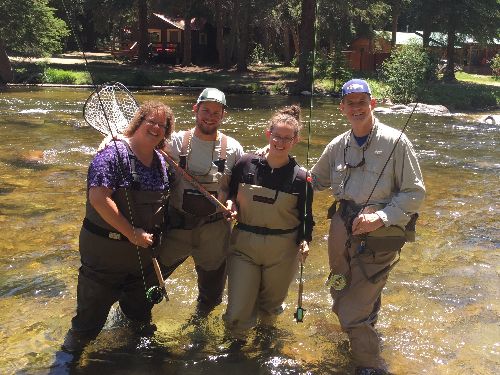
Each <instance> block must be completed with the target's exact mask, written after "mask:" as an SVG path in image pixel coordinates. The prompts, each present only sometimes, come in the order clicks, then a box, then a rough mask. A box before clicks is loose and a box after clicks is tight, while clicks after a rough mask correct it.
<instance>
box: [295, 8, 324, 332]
mask: <svg viewBox="0 0 500 375" xmlns="http://www.w3.org/2000/svg"><path fill="white" fill-rule="evenodd" d="M318 7H319V0H316V4H315V12H314V33H313V51H312V70H311V76H312V77H311V97H310V101H309V121H308V126H307V153H306V169H308V168H309V152H310V149H311V123H312V115H313V107H314V104H313V97H314V75H315V74H314V73H315V68H314V65H315V64H316V42H317V29H318ZM311 182H312V178H311V176H310V175H309V173H308V172H307V173H306V183H305V189H306V191H305V202H304V227H303V233H304V235H305V233H306V226H307V219H308V213H307V204H308V203H307V202H308V200H309V194H310V192H309V184H310V183H311ZM303 273H304V261H303V259H301V260H300V278H299V291H298V296H297V309H296V310H295V313H294V314H293V317H294V318H295V321H296V322H297V323H302V322H303V321H304V314H305V312H306V310H305V309H304V308H303V307H302V295H303V293H304V278H303Z"/></svg>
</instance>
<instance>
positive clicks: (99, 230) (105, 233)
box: [83, 218, 128, 241]
mask: <svg viewBox="0 0 500 375" xmlns="http://www.w3.org/2000/svg"><path fill="white" fill-rule="evenodd" d="M83 227H84V228H85V229H87V230H88V231H89V232H90V233H92V234H95V235H97V236H101V237H106V238H108V239H111V240H116V241H128V238H127V237H125V236H124V235H123V234H121V233H119V232H112V231H110V230H107V229H105V228H103V227H100V226H99V225H96V224H94V223H93V222H91V221H90V220H89V219H87V218H85V219H83Z"/></svg>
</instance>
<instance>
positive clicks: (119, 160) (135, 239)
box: [61, 0, 150, 300]
mask: <svg viewBox="0 0 500 375" xmlns="http://www.w3.org/2000/svg"><path fill="white" fill-rule="evenodd" d="M61 3H62V5H63V8H64V11H65V13H66V17H67V19H68V23H69V26H70V29H71V33H72V34H73V37H74V38H75V41H76V44H77V47H78V49H79V51H80V53H81V54H82V56H83V60H84V65H85V70H86V71H87V73H88V74H89V76H90V81H91V84H92V86H93V88H94V91H95V93H96V95H97V98H98V100H99V103H100V104H101V108H102V110H103V113H104V118H105V119H106V124H107V127H108V129H109V132H110V134H112V129H111V124H110V121H109V117H108V114H107V113H106V109H105V107H104V104H103V102H102V99H101V97H100V95H99V90H98V85H97V83H96V80H95V78H94V75H93V74H92V72H91V70H90V67H89V63H88V60H87V55H86V54H85V51H84V50H83V48H82V45H81V42H80V38H79V37H78V35H77V33H76V31H75V27H74V24H73V22H72V17H71V14H70V12H69V10H68V8H67V7H66V2H65V1H64V0H61ZM113 143H114V146H115V148H116V155H117V159H118V170H119V172H120V177H121V179H122V181H125V172H124V170H123V165H122V164H123V159H122V157H121V155H120V152H119V150H118V145H117V140H116V139H115V138H114V137H113ZM124 190H125V200H126V201H127V208H128V210H129V215H130V224H131V225H132V228H134V230H133V234H134V241H135V242H136V243H137V236H136V231H135V229H136V228H135V225H134V218H133V211H132V206H131V202H130V197H129V193H128V191H127V189H124ZM135 246H136V250H137V257H138V259H139V267H140V270H141V277H142V283H143V286H144V291H145V293H146V297H147V298H148V300H149V298H150V297H149V296H150V293H148V292H149V291H148V288H147V286H146V278H145V276H144V268H143V265H142V260H141V255H140V250H139V245H135Z"/></svg>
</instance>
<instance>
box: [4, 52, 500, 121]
mask: <svg viewBox="0 0 500 375" xmlns="http://www.w3.org/2000/svg"><path fill="white" fill-rule="evenodd" d="M13 67H14V70H15V77H16V82H17V83H28V84H32V83H52V84H88V85H90V84H92V80H91V77H90V75H89V73H88V72H87V69H86V67H85V64H84V62H83V60H81V59H79V60H76V61H75V56H72V55H71V56H69V57H66V56H62V57H61V56H60V57H58V58H54V59H43V60H35V59H31V60H26V59H14V60H13ZM88 69H89V70H90V72H91V73H92V75H93V78H94V80H95V82H96V83H98V84H101V83H105V82H110V81H118V82H121V83H123V84H124V85H126V86H129V87H131V86H134V87H138V86H152V85H158V86H179V87H198V88H201V87H207V86H216V87H219V88H221V89H222V90H224V91H227V92H238V93H261V94H286V93H288V91H289V88H290V86H291V85H292V84H293V83H294V82H295V81H296V79H297V76H298V68H296V67H285V66H283V65H280V64H258V65H251V66H249V70H248V71H247V72H243V73H239V72H236V71H235V69H229V70H223V69H218V68H215V67H199V66H190V67H181V66H171V65H164V64H156V65H145V66H137V65H133V64H130V63H124V62H121V61H117V60H113V58H112V57H111V55H109V57H108V56H107V55H105V56H104V57H103V56H99V58H98V59H94V60H90V61H89V64H88ZM360 75H361V76H362V74H360ZM364 78H365V79H367V80H368V82H369V83H370V86H371V88H372V92H373V95H374V97H376V98H378V99H384V98H386V97H387V92H388V88H387V85H386V84H385V83H384V82H383V81H381V80H379V79H378V78H377V77H376V76H366V75H365V76H364ZM457 79H458V82H457V83H453V84H445V83H442V82H441V81H438V82H436V83H430V84H427V85H425V87H424V89H423V90H422V92H421V93H420V95H419V97H418V100H419V101H421V102H423V103H427V104H442V105H444V106H446V107H448V108H450V109H451V110H454V111H474V110H489V109H492V108H498V106H500V82H499V81H498V80H496V79H495V78H494V77H493V76H479V75H475V74H468V73H464V72H458V73H457ZM341 84H342V83H341V82H334V81H333V80H332V79H328V78H323V79H317V80H316V81H315V91H316V92H317V93H319V94H323V95H333V96H338V92H339V88H340V85H341Z"/></svg>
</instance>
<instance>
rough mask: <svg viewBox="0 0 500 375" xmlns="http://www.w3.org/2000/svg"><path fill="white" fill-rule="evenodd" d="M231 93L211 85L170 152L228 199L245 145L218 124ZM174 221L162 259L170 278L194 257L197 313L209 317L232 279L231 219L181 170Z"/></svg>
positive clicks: (173, 196)
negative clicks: (229, 258) (229, 262)
mask: <svg viewBox="0 0 500 375" xmlns="http://www.w3.org/2000/svg"><path fill="white" fill-rule="evenodd" d="M225 108H226V97H225V95H224V93H223V92H222V91H220V90H218V89H215V88H206V89H204V90H203V92H202V93H201V94H200V96H199V97H198V100H197V101H196V104H194V105H193V112H194V114H195V126H194V128H192V129H189V130H186V131H180V132H177V133H175V134H173V135H172V141H171V142H170V144H169V145H168V146H167V149H166V151H167V153H168V154H169V155H170V156H171V157H172V158H173V159H174V160H175V161H176V162H177V163H178V164H179V166H180V167H181V168H183V169H184V170H186V171H187V172H188V173H189V174H190V175H191V176H193V177H194V178H195V179H196V180H197V181H198V182H199V183H200V184H201V185H202V186H203V187H204V188H205V189H206V190H207V191H208V192H210V193H211V194H212V195H214V196H215V197H216V198H217V199H218V200H219V201H220V202H222V203H225V201H226V199H227V194H228V191H229V180H230V177H231V169H232V168H233V165H234V164H235V163H236V161H237V160H238V159H239V158H240V157H241V156H242V155H243V148H242V147H241V145H240V144H239V143H238V142H237V141H236V140H235V139H233V138H231V137H228V136H226V135H225V134H223V133H221V132H220V131H219V130H218V129H219V127H220V126H221V124H222V119H223V118H224V110H225ZM168 211H169V226H170V229H169V231H168V233H167V238H166V241H165V245H164V246H162V248H161V249H160V260H161V263H162V264H163V266H165V268H166V271H165V275H166V276H167V277H168V276H169V275H170V274H172V272H174V270H175V269H176V268H177V267H178V266H179V265H180V264H182V263H183V262H184V261H185V260H186V259H187V258H188V257H189V256H192V257H193V260H194V263H195V268H196V273H197V275H198V292H199V293H198V299H197V301H198V303H197V313H198V314H199V315H201V316H206V315H207V314H208V313H209V312H210V311H211V310H212V309H213V308H214V307H215V306H217V305H218V304H219V303H220V302H221V300H222V293H223V292H224V286H225V282H226V256H227V251H228V245H229V235H230V230H231V224H230V222H228V221H227V220H226V219H225V218H224V217H223V212H222V211H223V210H222V209H221V208H220V207H217V206H215V205H214V204H213V203H212V202H211V201H209V200H208V199H207V198H206V197H205V196H203V195H202V194H201V193H200V192H199V191H198V190H197V189H196V188H195V187H194V186H193V185H191V184H190V183H189V182H188V181H187V180H186V179H184V178H183V177H182V176H181V175H180V174H179V173H176V175H175V179H174V181H173V182H172V183H171V185H170V201H169V208H168Z"/></svg>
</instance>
